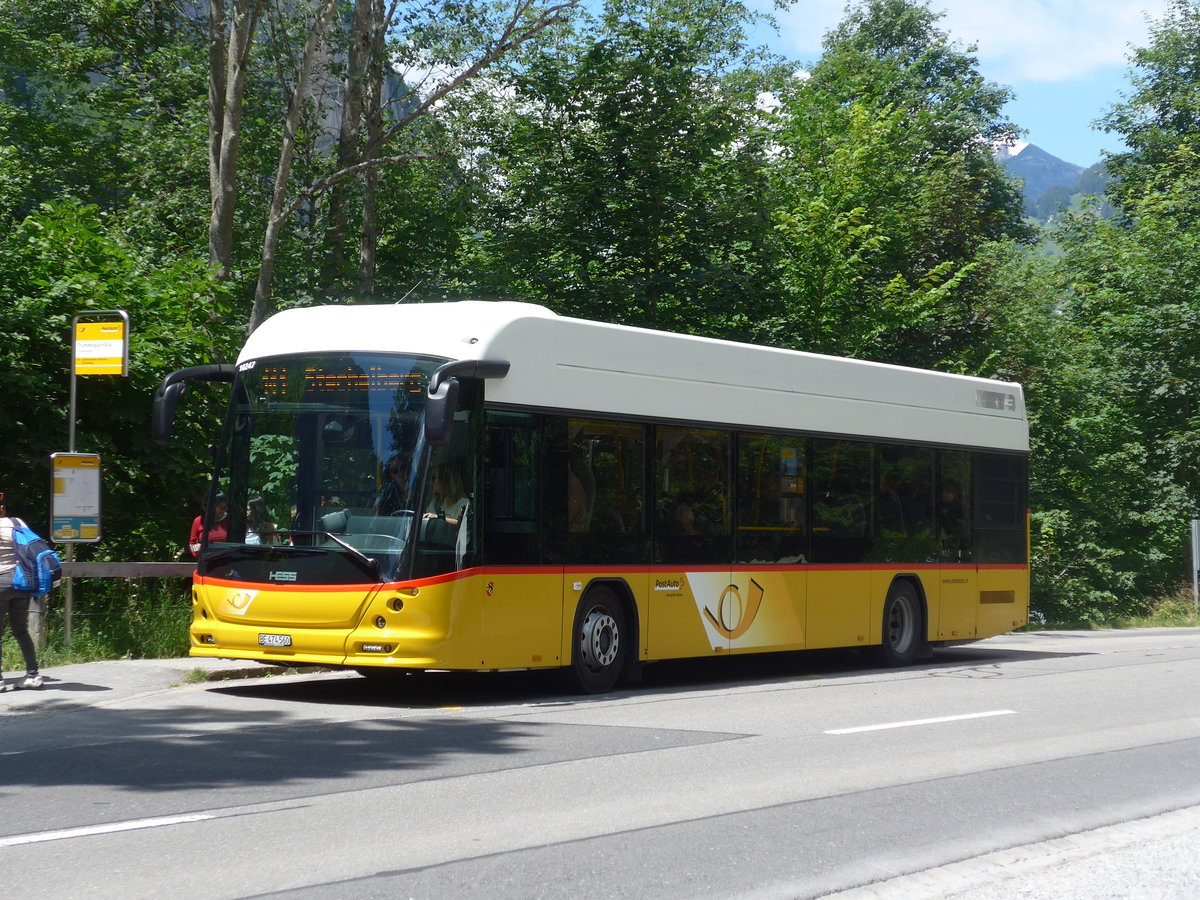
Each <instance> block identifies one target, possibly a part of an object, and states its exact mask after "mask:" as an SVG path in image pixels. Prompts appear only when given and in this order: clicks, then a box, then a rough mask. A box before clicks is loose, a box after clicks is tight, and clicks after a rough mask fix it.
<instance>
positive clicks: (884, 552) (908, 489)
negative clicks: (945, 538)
mask: <svg viewBox="0 0 1200 900" xmlns="http://www.w3.org/2000/svg"><path fill="white" fill-rule="evenodd" d="M876 459H877V465H878V477H877V480H876V492H875V538H874V545H873V547H872V550H871V560H872V561H874V562H936V561H937V552H938V547H937V539H936V538H935V537H934V533H933V493H934V490H933V489H934V484H933V450H931V449H929V448H927V447H907V446H896V445H892V444H881V445H879V448H878V451H877V453H876Z"/></svg>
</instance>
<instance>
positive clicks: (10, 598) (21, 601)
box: [0, 491, 43, 691]
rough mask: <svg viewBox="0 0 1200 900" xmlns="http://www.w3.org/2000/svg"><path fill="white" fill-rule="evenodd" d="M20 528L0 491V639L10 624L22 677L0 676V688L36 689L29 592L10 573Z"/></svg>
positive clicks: (39, 683)
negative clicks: (15, 533) (15, 534)
mask: <svg viewBox="0 0 1200 900" xmlns="http://www.w3.org/2000/svg"><path fill="white" fill-rule="evenodd" d="M18 527H24V523H23V522H21V521H20V520H19V519H13V518H10V517H9V515H8V509H7V508H6V507H5V504H4V492H3V491H0V642H3V640H4V622H5V620H8V621H9V622H11V623H12V633H13V637H14V638H15V639H16V642H17V646H18V647H20V648H21V655H22V656H23V657H25V678H24V680H22V681H19V682H18V683H16V684H15V685H14V684H10V683H8V682H6V681H4V680H3V678H2V676H0V691H11V690H12V689H13V687H18V688H24V689H25V690H37V689H39V688H41V686H42V683H43V681H42V676H41V675H39V674H38V663H37V651H36V649H35V648H34V646H33V636H32V635H31V634H30V633H29V603H30V601H31V600H32V599H33V596H34V595H33V594H31V593H29V592H28V591H21V590H17V589H16V588H14V587H13V586H12V585H13V576H14V575H15V573H16V571H17V549H16V542H15V540H14V538H13V531H14V529H16V528H18Z"/></svg>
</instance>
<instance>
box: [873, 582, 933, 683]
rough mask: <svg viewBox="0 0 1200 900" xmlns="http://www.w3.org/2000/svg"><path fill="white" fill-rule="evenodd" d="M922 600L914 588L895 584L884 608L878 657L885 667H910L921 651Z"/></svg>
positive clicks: (898, 583)
mask: <svg viewBox="0 0 1200 900" xmlns="http://www.w3.org/2000/svg"><path fill="white" fill-rule="evenodd" d="M922 622H923V616H922V615H921V600H920V598H919V597H918V596H917V591H916V588H914V587H913V586H912V584H911V583H910V582H907V581H897V582H895V583H893V584H892V587H891V590H889V591H888V596H887V600H886V601H884V604H883V645H882V646H881V647H880V656H881V657H882V658H883V662H884V664H885V665H889V666H909V665H912V664H913V662H914V661H915V660H916V658H917V653H918V652H919V651H920V649H921V625H922Z"/></svg>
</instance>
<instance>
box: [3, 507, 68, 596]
mask: <svg viewBox="0 0 1200 900" xmlns="http://www.w3.org/2000/svg"><path fill="white" fill-rule="evenodd" d="M11 521H12V525H13V530H12V536H13V550H14V551H16V555H17V565H16V567H15V568H14V569H13V575H12V578H13V581H12V586H13V590H14V591H24V592H25V593H29V594H48V593H50V592H51V591H52V590H54V589H55V588H56V587H58V583H59V581H61V580H62V563H61V562H60V561H59V559H58V554H57V553H55V552H54V551H53V550H51V549H50V545H49V544H48V543H47V542H46V540H45V538H41V537H38V534H37V532H35V531H34V530H33V529H32V528H30V527H29V526H28V525H26V524H25V523H24V522H23V521H21V520H20V519H12V520H11Z"/></svg>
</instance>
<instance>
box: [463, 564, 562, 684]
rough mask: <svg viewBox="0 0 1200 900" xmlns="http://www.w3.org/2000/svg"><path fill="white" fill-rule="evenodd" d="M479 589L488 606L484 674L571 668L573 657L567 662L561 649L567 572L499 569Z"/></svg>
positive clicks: (482, 653)
mask: <svg viewBox="0 0 1200 900" xmlns="http://www.w3.org/2000/svg"><path fill="white" fill-rule="evenodd" d="M478 587H479V591H480V598H481V602H482V604H483V639H482V642H481V644H480V646H479V648H478V654H477V655H478V657H479V660H480V662H479V665H480V667H481V668H488V669H519V668H538V667H541V666H561V665H566V664H568V663H569V662H570V658H569V657H568V658H566V659H563V658H562V649H561V638H562V633H563V628H564V623H563V619H564V616H565V613H564V610H563V570H562V569H556V568H546V569H538V570H532V569H529V570H525V569H513V570H505V569H493V570H491V571H489V572H488V573H487V574H486V575H484V576H483V577H482V578H480V580H479V583H478ZM570 614H571V615H574V610H571V613H570ZM566 627H567V628H569V627H570V625H567V626H566Z"/></svg>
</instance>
